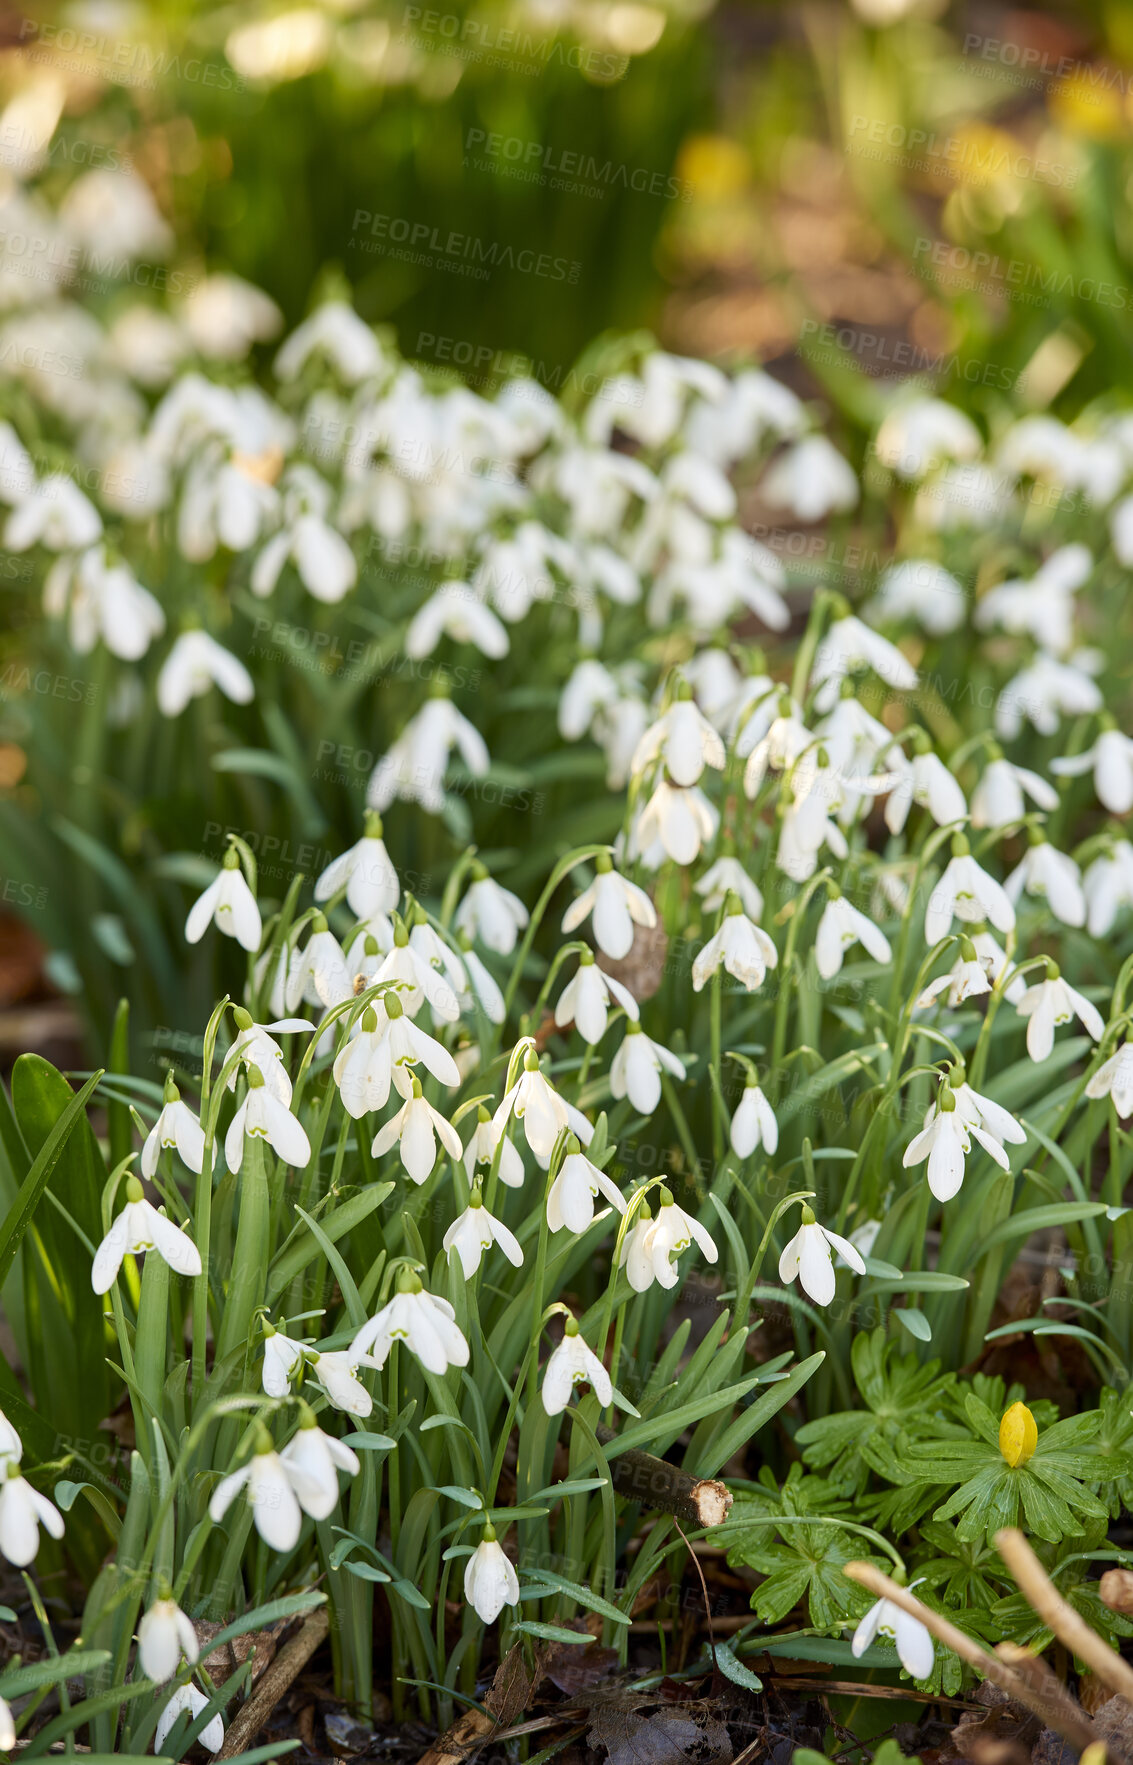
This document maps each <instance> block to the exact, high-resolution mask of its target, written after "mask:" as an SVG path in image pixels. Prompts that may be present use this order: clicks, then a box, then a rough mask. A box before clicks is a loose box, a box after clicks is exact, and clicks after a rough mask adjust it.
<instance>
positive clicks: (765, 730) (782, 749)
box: [736, 693, 817, 797]
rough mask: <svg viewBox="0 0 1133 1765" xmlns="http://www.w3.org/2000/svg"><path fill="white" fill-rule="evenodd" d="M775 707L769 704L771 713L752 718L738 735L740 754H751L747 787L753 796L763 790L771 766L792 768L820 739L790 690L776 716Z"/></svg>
mask: <svg viewBox="0 0 1133 1765" xmlns="http://www.w3.org/2000/svg"><path fill="white" fill-rule="evenodd" d="M772 709H773V708H772V707H771V706H770V705H769V706H768V707H767V714H765V715H763V716H760V715H758V714H756V715H754V716H752V717H750V718H749V719H748V721H747V723H746V724H745V725H744V727H743V729H742V730H741V731H740V733H739V735H738V736H737V738H736V752H737V754H739V755H741V756H742V755H744V754H747V755H748V763H747V765H746V767H745V768H744V790H745V792H746V793H747V795H748V796H749V797H754V796H755V794H756V792H757V791H758V790H759V787H760V785H761V784H762V783H763V780H764V779H765V778H766V776H767V768H768V767H769V766H770V767H771V768H772V770H773V771H775V772H786V771H789V770H790V768H791V767H793V766H794V765H795V764H796V763H797V762H798V761H799V760H801V759H802V757H803V755H804V754H805V753H806V751H807V749H808V748H810V747H812V746H813V745H814V742H815V741H816V739H817V738H816V737H815V736H814V735H813V734H812V733H811V731H810V730H809V729H808V728H807V727H806V724H805V723H804V722H803V721H802V718H801V716H800V715H799V711H798V708H797V706H795V705H794V704H793V703H792V701H791V699H790V698H789V697H788V696H787V694H786V693H783V694H782V695H781V696H780V698H779V702H778V706H777V707H776V708H774V714H773V715H771V714H770V713H771V711H772ZM753 744H754V745H753Z"/></svg>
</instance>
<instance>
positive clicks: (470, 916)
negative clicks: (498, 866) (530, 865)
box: [453, 865, 527, 956]
mask: <svg viewBox="0 0 1133 1765" xmlns="http://www.w3.org/2000/svg"><path fill="white" fill-rule="evenodd" d="M453 923H454V925H455V926H456V929H457V931H458V932H464V933H467V935H468V936H469V937H470V938H477V937H478V938H479V939H480V942H481V943H482V944H484V945H485V946H486V947H487V948H488V949H489V950H494V951H495V953H496V955H497V956H510V955H511V953H512V951H513V950H514V949H515V944H516V939H517V938H518V936H519V934H520V932H521V931H523V930H524V928H525V926H526V925H527V909H526V907H525V906H524V905H523V902H522V901H521V900H520V898H519V896H518V895H513V894H512V892H511V890H510V889H504V888H501V887H500V885H499V883H498V882H495V881H494V880H493V878H492V877H490V876H489V875H488V873H487V871H486V870H485V869H484V868H483V866H482V865H481V866H480V867H479V868H478V869H477V870H476V871H475V872H474V880H473V882H472V884H471V886H470V887H469V890H468V893H467V894H466V895H465V897H464V899H463V901H462V902H461V903H460V906H459V907H458V908H457V910H456V918H455V920H454V922H453Z"/></svg>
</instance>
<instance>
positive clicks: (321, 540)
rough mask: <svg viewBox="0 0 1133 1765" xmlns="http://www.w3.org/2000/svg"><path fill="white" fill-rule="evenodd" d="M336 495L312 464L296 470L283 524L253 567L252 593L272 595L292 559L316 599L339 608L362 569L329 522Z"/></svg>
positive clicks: (285, 491)
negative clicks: (338, 604) (333, 496)
mask: <svg viewBox="0 0 1133 1765" xmlns="http://www.w3.org/2000/svg"><path fill="white" fill-rule="evenodd" d="M331 494H332V493H331V488H330V485H329V484H327V482H326V480H325V479H323V478H320V476H319V474H318V473H317V472H316V471H314V470H313V469H312V468H311V467H310V466H305V465H298V464H297V465H293V466H291V468H290V469H289V471H288V473H287V477H286V479H285V481H284V484H283V487H282V504H281V513H282V519H283V526H282V528H281V529H280V531H279V532H278V533H273V534H272V536H271V538H270V539H269V540H268V541H267V542H266V544H265V545H264V547H263V549H262V551H261V552H260V553H259V555H258V557H257V558H256V560H255V562H254V563H253V565H252V574H251V589H252V593H253V594H255V595H260V596H266V595H270V594H271V593H272V591H273V589H274V588H275V586H276V584H277V583H278V581H279V578H280V574H281V572H282V570H283V567H284V565H285V564H286V563H287V562H288V560H290V561H291V562H292V563H293V564H294V565H295V569H296V571H297V572H298V575H299V580H300V581H301V582H302V584H303V586H304V588H305V589H306V590H307V592H308V594H312V595H314V597H315V599H316V600H318V601H322V602H323V603H324V604H329V605H334V604H335V603H336V602H338V601H341V600H342V599H344V597H345V596H346V595H348V594H349V592H350V590H351V589H352V588H353V587H354V584H355V583H356V582H357V580H358V565H357V563H356V561H355V557H354V553H353V552H352V551H351V549H350V546H349V544H348V543H347V541H346V540H345V539H344V538H343V537H342V534H341V533H339V531H338V529H337V528H336V527H333V526H332V525H331V522H330V520H329V518H328V517H329V514H330V504H331Z"/></svg>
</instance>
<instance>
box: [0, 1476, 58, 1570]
mask: <svg viewBox="0 0 1133 1765" xmlns="http://www.w3.org/2000/svg"><path fill="white" fill-rule="evenodd" d="M0 1477H2V1478H3V1482H0V1556H4V1557H6V1558H7V1560H8V1562H9V1563H12V1564H13V1565H14V1566H15V1567H16V1568H17V1569H26V1568H27V1566H28V1564H29V1563H34V1561H35V1558H36V1553H37V1552H38V1550H39V1529H40V1527H41V1526H45V1527H46V1528H47V1530H48V1532H49V1533H50V1534H51V1536H52V1538H62V1536H63V1516H62V1514H61V1513H60V1512H59V1510H58V1508H57V1507H56V1506H55V1505H54V1503H53V1502H49V1501H48V1499H47V1497H46V1496H45V1495H40V1493H39V1490H38V1489H33V1488H32V1486H31V1484H30V1483H29V1482H28V1480H27V1478H26V1477H21V1475H20V1472H19V1469H18V1467H17V1465H16V1463H15V1461H14V1460H13V1459H11V1458H5V1459H4V1460H3V1461H2V1462H0Z"/></svg>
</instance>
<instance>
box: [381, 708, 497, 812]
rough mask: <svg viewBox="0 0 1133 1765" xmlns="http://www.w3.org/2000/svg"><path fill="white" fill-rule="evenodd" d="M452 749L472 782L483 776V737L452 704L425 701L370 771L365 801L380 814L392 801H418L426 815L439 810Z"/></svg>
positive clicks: (486, 763) (485, 767) (486, 759)
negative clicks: (425, 810)
mask: <svg viewBox="0 0 1133 1765" xmlns="http://www.w3.org/2000/svg"><path fill="white" fill-rule="evenodd" d="M453 748H456V749H457V750H458V751H459V753H460V757H461V759H462V760H463V761H464V764H465V765H466V766H467V768H468V770H469V772H470V773H471V774H472V775H473V777H474V778H483V776H484V774H485V773H486V772H487V770H488V766H489V756H488V749H487V747H486V745H485V742H484V738H483V736H482V735H481V734H480V731H479V730H478V729H477V728H476V727H475V725H474V724H471V723H469V721H468V719H467V717H462V716H461V714H460V712H459V711H458V710H457V708H456V706H455V705H454V704H453V702H452V700H451V699H449V698H444V697H437V698H431V699H427V700H426V701H425V704H424V705H423V706H422V707H421V709H420V711H418V712H417V714H416V716H415V717H411V718H410V720H409V722H408V723H407V724H406V725H405V727H404V729H403V730H402V732H401V734H400V735H399V736H398V738H397V740H396V741H395V742H394V744H393V746H392V747H391V748H390V749H389V751H388V752H387V753H386V754H384V755H383V756H382V758H381V759H380V760H379V761H378V763H377V765H376V766H375V768H374V771H373V773H372V775H371V778H370V783H369V786H368V787H367V791H366V801H367V803H368V804H369V806H370V808H371V809H376V810H377V811H378V812H379V814H380V813H382V812H383V811H384V810H386V809H388V808H389V806H390V804H391V803H392V802H393V801H394V799H395V798H397V797H401V798H403V799H404V800H405V801H406V802H409V803H414V802H416V803H420V804H421V807H422V808H423V809H427V810H428V811H429V813H430V814H431V815H439V814H440V812H441V810H442V809H443V808H444V801H445V795H444V778H445V772H446V771H447V769H448V762H449V755H450V753H451V752H452V750H453Z"/></svg>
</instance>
